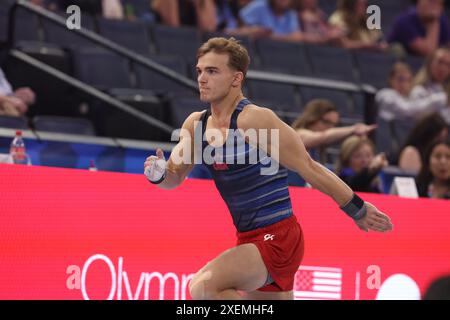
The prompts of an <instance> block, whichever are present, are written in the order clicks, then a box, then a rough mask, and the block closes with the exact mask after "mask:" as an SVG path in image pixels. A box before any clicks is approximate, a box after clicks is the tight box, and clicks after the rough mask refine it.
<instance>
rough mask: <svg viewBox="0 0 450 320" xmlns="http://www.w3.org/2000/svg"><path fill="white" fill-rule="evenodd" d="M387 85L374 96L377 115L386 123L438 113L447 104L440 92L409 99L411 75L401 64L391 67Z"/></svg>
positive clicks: (407, 68) (442, 93)
mask: <svg viewBox="0 0 450 320" xmlns="http://www.w3.org/2000/svg"><path fill="white" fill-rule="evenodd" d="M388 83H389V87H388V88H384V89H381V90H380V91H378V92H377V94H376V96H375V101H376V103H377V105H378V115H379V116H380V117H381V118H382V119H384V120H386V121H392V120H394V119H397V120H407V121H409V120H414V119H416V118H418V117H420V115H422V114H423V113H426V112H432V111H439V109H440V108H442V106H445V105H446V104H447V95H446V94H445V93H444V92H441V91H438V92H431V93H430V94H428V95H423V96H416V97H415V98H413V97H411V90H412V83H413V73H412V71H411V68H410V67H409V66H408V65H407V64H405V63H403V62H397V63H395V64H394V65H393V67H392V69H391V72H390V74H389V80H388Z"/></svg>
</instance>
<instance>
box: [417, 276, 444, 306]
mask: <svg viewBox="0 0 450 320" xmlns="http://www.w3.org/2000/svg"><path fill="white" fill-rule="evenodd" d="M422 300H450V275H447V276H440V277H438V278H436V279H434V280H433V281H432V282H431V284H430V285H429V286H428V287H427V289H426V290H425V293H424V295H423V299H422Z"/></svg>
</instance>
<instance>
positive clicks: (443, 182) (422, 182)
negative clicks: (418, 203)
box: [417, 140, 450, 199]
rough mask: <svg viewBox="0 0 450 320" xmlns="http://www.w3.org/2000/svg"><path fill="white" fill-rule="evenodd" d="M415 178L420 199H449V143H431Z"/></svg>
mask: <svg viewBox="0 0 450 320" xmlns="http://www.w3.org/2000/svg"><path fill="white" fill-rule="evenodd" d="M422 161H423V165H422V168H421V169H420V172H419V175H418V176H417V190H418V192H419V196H420V197H428V198H441V199H450V141H449V140H447V141H441V140H436V141H434V142H432V143H431V144H430V145H429V146H428V147H427V149H426V151H425V153H424V155H423V159H422Z"/></svg>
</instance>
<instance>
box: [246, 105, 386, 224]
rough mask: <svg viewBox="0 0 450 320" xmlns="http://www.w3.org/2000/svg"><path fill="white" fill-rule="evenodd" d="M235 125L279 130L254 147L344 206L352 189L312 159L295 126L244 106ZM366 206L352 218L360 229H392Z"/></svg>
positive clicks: (368, 204) (380, 214)
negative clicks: (360, 214) (274, 136)
mask: <svg viewBox="0 0 450 320" xmlns="http://www.w3.org/2000/svg"><path fill="white" fill-rule="evenodd" d="M238 127H239V128H240V129H243V130H244V131H246V130H248V129H256V130H260V129H268V130H269V131H270V130H274V129H275V130H278V132H279V139H274V140H278V141H271V139H270V136H271V135H270V134H269V138H268V139H267V140H268V144H266V145H263V143H262V140H260V141H258V142H257V147H259V148H262V149H263V150H265V151H266V152H267V153H270V156H271V157H272V158H273V159H274V160H277V161H278V162H279V163H281V164H282V165H283V166H285V167H287V168H289V169H291V170H294V171H296V172H298V173H299V174H300V175H301V176H302V177H303V178H304V179H305V180H306V181H307V182H309V183H310V184H311V185H312V186H313V187H314V188H316V189H318V190H319V191H321V192H323V193H325V194H327V195H328V196H330V197H331V198H333V200H334V201H335V202H336V203H337V204H338V205H339V206H343V205H346V204H347V203H348V202H349V201H350V200H351V199H352V198H353V191H352V189H350V187H349V186H348V185H346V184H345V183H344V182H343V181H342V180H341V179H340V178H339V177H337V176H336V175H335V174H334V173H332V172H331V171H330V170H328V169H327V168H325V167H324V166H322V165H321V164H319V163H317V162H316V161H314V160H312V159H311V157H310V156H309V154H308V153H307V152H306V149H305V146H304V145H303V143H302V141H301V139H299V137H298V135H297V133H296V132H295V131H294V129H292V128H291V127H290V126H288V125H287V124H285V123H284V122H283V121H281V120H280V119H279V118H278V117H277V116H276V115H275V113H274V112H273V111H271V110H269V109H266V108H259V107H256V106H247V107H246V109H245V110H244V111H242V112H241V114H240V116H239V118H238ZM250 143H251V142H250ZM365 207H366V209H367V214H366V215H365V216H363V217H362V218H360V219H359V220H355V223H356V224H357V226H358V227H359V228H360V229H362V230H364V231H368V230H369V229H370V230H374V231H379V232H385V231H389V230H392V223H391V221H390V219H389V217H388V216H386V215H385V214H383V213H382V212H380V211H379V210H378V209H377V208H375V207H374V206H373V205H372V204H370V203H368V202H365Z"/></svg>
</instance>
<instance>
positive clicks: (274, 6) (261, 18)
mask: <svg viewBox="0 0 450 320" xmlns="http://www.w3.org/2000/svg"><path fill="white" fill-rule="evenodd" d="M239 16H240V17H241V19H242V21H243V22H244V24H245V25H246V26H248V27H252V28H253V32H252V34H253V36H255V37H259V36H261V37H264V36H270V37H272V38H274V39H277V40H289V41H301V40H303V34H302V33H301V32H300V26H299V24H298V17H297V14H296V12H295V10H293V9H292V1H291V0H258V1H252V2H250V3H249V4H248V5H246V6H245V7H244V8H242V9H241V11H240V12H239Z"/></svg>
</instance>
